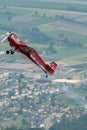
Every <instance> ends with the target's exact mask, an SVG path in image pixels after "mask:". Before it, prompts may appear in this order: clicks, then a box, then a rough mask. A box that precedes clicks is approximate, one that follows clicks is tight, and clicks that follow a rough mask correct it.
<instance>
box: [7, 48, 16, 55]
mask: <svg viewBox="0 0 87 130" xmlns="http://www.w3.org/2000/svg"><path fill="white" fill-rule="evenodd" d="M6 54H12V55H13V54H14V50H13V49H11V50H7V51H6Z"/></svg>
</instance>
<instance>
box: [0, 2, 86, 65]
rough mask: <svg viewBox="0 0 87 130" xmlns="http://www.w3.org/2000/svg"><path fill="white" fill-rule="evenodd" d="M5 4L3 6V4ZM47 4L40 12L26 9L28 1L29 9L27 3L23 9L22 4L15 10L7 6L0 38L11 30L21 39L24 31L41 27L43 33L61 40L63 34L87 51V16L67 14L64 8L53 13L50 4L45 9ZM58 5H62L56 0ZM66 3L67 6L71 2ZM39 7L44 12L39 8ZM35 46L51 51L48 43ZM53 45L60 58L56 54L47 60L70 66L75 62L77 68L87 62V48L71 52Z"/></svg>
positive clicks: (71, 49)
mask: <svg viewBox="0 0 87 130" xmlns="http://www.w3.org/2000/svg"><path fill="white" fill-rule="evenodd" d="M3 2H4V1H3ZM3 2H2V3H1V4H3ZM45 2H46V1H45ZM45 2H42V3H43V4H44V5H43V7H41V6H40V5H41V3H39V5H38V8H29V7H28V6H26V5H28V4H27V3H28V1H26V2H25V4H24V6H25V7H23V5H22V4H23V3H21V5H20V7H18V6H19V2H18V4H17V2H15V4H17V6H15V4H14V6H11V5H12V3H10V4H7V5H9V6H7V7H6V8H5V9H4V11H3V8H1V13H0V18H1V20H0V25H1V30H0V34H2V33H4V32H7V31H9V30H13V31H15V32H17V34H18V35H19V36H21V35H22V36H23V34H22V31H25V30H28V29H31V28H32V27H37V28H39V30H40V31H41V32H43V33H44V34H46V35H48V36H51V37H53V38H56V37H57V38H58V37H59V35H60V34H63V36H64V38H67V39H69V41H72V43H73V42H75V43H77V42H80V43H81V44H82V45H83V46H84V47H87V44H86V43H87V42H86V41H87V37H86V35H87V24H86V22H87V18H86V17H87V13H86V12H79V11H68V10H64V9H65V7H64V8H63V10H56V8H55V9H53V7H52V6H51V7H50V8H49V3H47V6H48V8H47V7H46V8H47V9H44V8H45V7H44V6H45V4H46V3H45ZM56 2H58V1H57V0H56ZM65 2H66V3H67V2H68V0H67V1H65ZM8 3H9V2H8ZM37 3H38V2H37ZM70 3H71V1H70V2H69V4H70ZM50 4H52V3H50ZM54 5H55V2H54ZM83 5H84V4H83ZM29 6H30V5H29ZM39 6H40V7H41V8H39ZM68 6H69V5H68V4H67V7H68ZM31 7H32V6H31ZM62 7H63V4H62ZM6 11H7V12H8V14H10V16H11V19H10V20H9V18H8V17H7V15H6ZM2 14H4V15H2ZM8 16H9V15H8ZM31 45H32V46H33V47H36V48H40V46H41V48H46V47H48V45H47V43H46V44H44V45H43V44H42V43H34V44H33V43H32V44H31ZM53 45H54V46H55V48H56V51H57V54H56V55H55V54H52V55H51V57H49V55H47V56H46V57H47V58H46V59H47V60H52V59H55V60H56V61H58V60H62V61H65V62H68V63H71V60H72V61H73V63H74V64H75V63H76V64H78V63H79V62H87V60H86V58H85V57H86V49H84V47H83V48H74V49H73V48H72V47H71V48H70V47H69V49H68V47H62V46H61V47H59V46H58V45H56V44H55V43H53ZM3 48H5V47H3ZM1 49H2V47H1V48H0V50H1ZM3 50H4V49H3ZM75 52H76V53H75ZM55 57H56V58H55ZM76 57H77V58H76ZM73 63H72V64H73Z"/></svg>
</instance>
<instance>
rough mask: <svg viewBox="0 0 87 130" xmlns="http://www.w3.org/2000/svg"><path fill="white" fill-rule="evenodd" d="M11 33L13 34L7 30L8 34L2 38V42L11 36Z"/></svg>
mask: <svg viewBox="0 0 87 130" xmlns="http://www.w3.org/2000/svg"><path fill="white" fill-rule="evenodd" d="M10 34H11V32H7V33H6V36H5V37H4V38H3V39H2V40H1V42H0V43H3V42H4V41H5V40H6V39H7V38H8V37H9V35H10Z"/></svg>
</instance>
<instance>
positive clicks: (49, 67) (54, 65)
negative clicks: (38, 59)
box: [46, 61, 57, 74]
mask: <svg viewBox="0 0 87 130" xmlns="http://www.w3.org/2000/svg"><path fill="white" fill-rule="evenodd" d="M56 68H57V63H55V62H54V61H53V62H51V63H50V64H49V65H48V64H47V65H46V70H47V71H48V72H49V73H50V74H54V72H55V70H56Z"/></svg>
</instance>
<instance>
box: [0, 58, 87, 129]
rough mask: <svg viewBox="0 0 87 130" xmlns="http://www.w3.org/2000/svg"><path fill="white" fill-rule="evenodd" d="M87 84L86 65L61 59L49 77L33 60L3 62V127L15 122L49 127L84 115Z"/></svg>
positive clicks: (0, 96) (0, 102) (0, 98)
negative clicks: (26, 61)
mask: <svg viewBox="0 0 87 130" xmlns="http://www.w3.org/2000/svg"><path fill="white" fill-rule="evenodd" d="M77 68H79V70H77ZM86 84H87V64H85V65H84V67H83V65H79V66H78V67H76V66H68V65H67V64H65V63H60V62H59V63H58V68H57V71H56V73H55V74H54V75H53V76H48V78H46V76H45V74H44V73H43V72H42V71H41V70H39V68H38V67H36V66H34V65H33V64H32V63H25V62H24V61H23V62H19V61H18V60H11V59H8V60H7V61H6V60H4V61H1V62H0V128H3V127H7V126H12V125H14V124H15V126H17V127H18V128H19V127H29V128H35V127H36V128H41V127H44V128H46V129H49V128H50V127H51V126H52V125H53V123H54V122H60V121H61V119H63V118H65V119H66V120H73V119H75V118H79V117H80V116H81V115H85V114H86V113H87V96H86V95H87V93H86V91H85V90H87V87H86ZM76 90H78V92H77V91H76Z"/></svg>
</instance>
